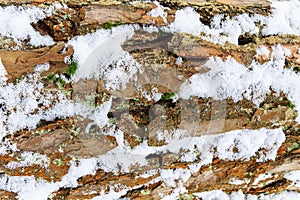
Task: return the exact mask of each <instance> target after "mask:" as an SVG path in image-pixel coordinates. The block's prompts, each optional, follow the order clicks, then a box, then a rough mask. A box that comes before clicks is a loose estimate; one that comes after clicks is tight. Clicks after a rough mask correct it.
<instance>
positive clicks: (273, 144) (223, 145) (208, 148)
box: [0, 129, 285, 200]
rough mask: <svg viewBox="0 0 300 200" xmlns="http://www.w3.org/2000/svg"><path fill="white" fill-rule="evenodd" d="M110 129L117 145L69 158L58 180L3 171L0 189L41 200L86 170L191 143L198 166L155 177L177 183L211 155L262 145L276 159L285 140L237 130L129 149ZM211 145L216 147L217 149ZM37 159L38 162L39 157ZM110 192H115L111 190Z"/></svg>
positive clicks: (244, 153) (248, 151)
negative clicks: (93, 154)
mask: <svg viewBox="0 0 300 200" xmlns="http://www.w3.org/2000/svg"><path fill="white" fill-rule="evenodd" d="M109 131H110V132H107V133H106V134H110V135H114V136H115V137H116V138H117V142H118V147H116V148H115V149H113V150H111V151H109V152H108V153H106V154H105V155H101V156H99V157H97V158H89V159H80V160H79V162H73V161H71V162H70V168H69V172H68V174H66V175H65V176H64V177H62V179H61V181H60V182H56V183H48V182H45V181H42V180H35V179H34V178H33V177H15V176H7V175H4V176H2V177H0V183H1V184H0V189H3V190H8V191H12V192H16V193H18V197H19V199H24V200H27V199H32V198H30V197H35V195H36V196H37V197H39V199H40V200H43V199H47V197H48V195H50V194H51V193H52V192H54V191H56V190H57V189H58V188H60V187H76V186H77V185H78V183H77V179H78V178H79V177H81V176H84V175H86V174H94V173H95V172H96V170H97V169H99V168H101V169H103V170H105V171H108V172H111V171H119V170H120V169H119V168H121V171H123V172H128V171H129V169H130V166H132V165H136V164H138V165H139V166H145V165H147V164H148V163H147V160H146V158H145V157H146V156H147V155H149V154H151V153H153V154H161V153H166V152H171V153H179V151H181V150H189V149H190V148H191V147H193V148H197V149H198V151H199V152H202V153H201V156H200V159H201V162H200V163H199V164H198V166H196V167H195V166H190V169H179V170H169V169H166V170H164V169H161V177H158V178H157V179H156V180H155V181H164V182H165V183H166V184H168V185H171V186H172V185H173V186H176V182H175V181H176V180H179V182H182V181H186V180H187V179H188V178H189V177H190V176H191V174H192V173H195V172H196V171H197V170H199V168H200V167H201V166H202V165H204V164H208V163H211V162H212V160H213V157H214V156H219V158H221V159H229V160H236V159H246V160H247V159H250V158H251V157H252V156H256V152H258V150H259V149H261V148H264V149H266V152H265V154H263V155H262V154H260V155H259V156H258V158H257V160H258V161H265V160H268V159H275V156H276V152H277V150H278V148H279V147H280V145H281V144H282V142H283V141H284V140H285V136H284V133H283V132H282V130H281V129H274V130H268V129H260V130H237V131H231V132H227V133H224V134H220V135H210V136H202V137H194V138H184V139H179V140H178V139H174V140H172V141H171V140H170V143H169V144H167V145H165V146H162V147H149V146H148V145H147V141H146V142H144V143H142V144H140V145H139V146H137V147H136V148H134V149H130V147H128V146H126V145H125V143H124V140H123V137H124V136H123V132H121V131H114V130H113V129H111V130H109ZM235 146H236V147H237V148H238V149H239V152H238V153H234V152H233V147H235ZM214 149H216V152H215V151H214ZM191 153H193V152H191ZM183 160H184V158H183ZM37 161H38V162H40V161H41V159H39V160H37ZM30 162H32V161H30ZM45 162H47V160H46V161H45ZM20 165H22V164H20ZM13 166H15V165H13ZM130 189H131V188H127V190H130ZM112 192H113V191H112ZM182 192H185V190H184V188H181V189H180V190H179V193H182ZM113 194H117V193H114V192H113ZM118 194H119V193H118ZM174 194H176V193H174ZM32 195H33V196H32ZM107 195H108V196H110V195H109V194H103V197H105V196H107ZM121 195H123V192H122V193H120V196H121ZM120 196H119V197H120ZM100 197H101V196H100ZM100 197H99V198H100ZM115 197H116V199H117V198H118V196H115ZM100 199H101V198H100ZM166 199H167V197H166Z"/></svg>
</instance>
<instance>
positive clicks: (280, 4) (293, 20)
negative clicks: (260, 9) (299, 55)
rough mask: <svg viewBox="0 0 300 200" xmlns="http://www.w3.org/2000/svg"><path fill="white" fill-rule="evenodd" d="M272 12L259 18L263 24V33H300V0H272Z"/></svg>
mask: <svg viewBox="0 0 300 200" xmlns="http://www.w3.org/2000/svg"><path fill="white" fill-rule="evenodd" d="M272 7H273V8H274V9H273V14H272V15H271V16H269V17H264V18H262V19H261V22H260V23H261V24H262V25H265V27H264V28H263V30H262V33H263V35H279V34H295V35H300V21H299V18H300V12H298V11H299V9H300V2H299V1H298V0H291V1H275V0H273V1H272Z"/></svg>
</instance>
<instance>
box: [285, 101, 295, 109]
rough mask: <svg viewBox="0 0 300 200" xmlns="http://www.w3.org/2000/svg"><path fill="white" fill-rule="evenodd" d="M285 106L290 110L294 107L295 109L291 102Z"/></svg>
mask: <svg viewBox="0 0 300 200" xmlns="http://www.w3.org/2000/svg"><path fill="white" fill-rule="evenodd" d="M287 106H288V107H290V108H291V109H294V107H295V105H294V104H293V103H292V102H290V103H288V105H287Z"/></svg>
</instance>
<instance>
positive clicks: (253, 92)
mask: <svg viewBox="0 0 300 200" xmlns="http://www.w3.org/2000/svg"><path fill="white" fill-rule="evenodd" d="M272 49H273V52H272V55H271V59H270V61H269V62H266V63H264V64H262V65H261V64H259V63H257V62H256V61H253V62H252V64H251V65H250V66H248V67H246V66H244V65H243V64H241V63H238V62H237V61H236V60H235V59H233V58H232V57H228V58H227V59H226V60H225V61H223V60H222V59H221V58H218V57H217V58H212V57H211V58H210V59H209V60H208V61H207V62H206V64H205V65H204V66H205V67H207V68H209V69H210V71H209V72H208V73H205V74H200V73H198V74H194V75H193V76H191V77H190V78H189V80H187V81H186V82H185V83H183V84H182V86H181V88H180V91H179V94H178V95H179V97H181V98H183V99H188V98H190V97H191V96H197V97H203V98H208V97H212V98H214V99H216V100H222V99H227V98H232V99H233V100H234V101H235V102H236V101H239V100H242V99H243V98H246V99H248V100H252V101H253V102H254V103H255V104H256V105H259V104H260V103H261V102H262V101H263V100H264V98H265V95H266V93H267V92H268V91H269V90H270V87H271V88H272V89H273V90H274V91H276V92H278V93H279V92H280V91H282V92H284V93H285V94H286V95H287V97H288V98H289V100H291V101H292V102H293V103H294V104H295V110H297V111H298V113H300V112H299V111H300V96H299V95H298V94H299V93H300V90H299V87H298V85H299V84H300V75H299V74H296V73H294V72H293V71H292V70H290V69H284V65H285V56H286V55H288V54H289V52H288V51H286V50H285V49H284V48H283V47H282V46H280V45H277V46H273V47H272ZM278 80H284V81H278ZM297 121H298V122H300V115H299V116H298V117H297Z"/></svg>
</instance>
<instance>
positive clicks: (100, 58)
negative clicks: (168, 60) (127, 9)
mask: <svg viewBox="0 0 300 200" xmlns="http://www.w3.org/2000/svg"><path fill="white" fill-rule="evenodd" d="M134 29H135V28H134V26H130V25H125V26H120V27H115V28H113V29H112V30H103V29H101V30H98V31H96V32H95V33H92V34H87V35H85V36H78V37H75V38H73V39H72V40H70V41H69V44H71V45H72V46H73V47H74V59H75V60H76V62H77V63H78V66H79V67H78V69H77V71H76V74H75V75H74V76H73V80H74V81H78V80H79V79H88V78H96V79H99V78H101V79H103V80H105V81H106V84H105V86H106V88H111V89H114V90H116V89H123V88H124V87H125V85H126V83H127V82H128V81H129V80H130V79H131V78H132V77H133V75H134V74H135V73H137V72H138V71H139V70H141V65H140V64H139V63H138V62H137V61H135V60H134V59H133V58H132V57H131V56H130V54H129V53H128V52H126V51H124V50H123V49H122V48H121V44H122V43H123V42H124V41H125V40H126V39H129V38H130V37H131V36H132V35H133V34H134Z"/></svg>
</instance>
